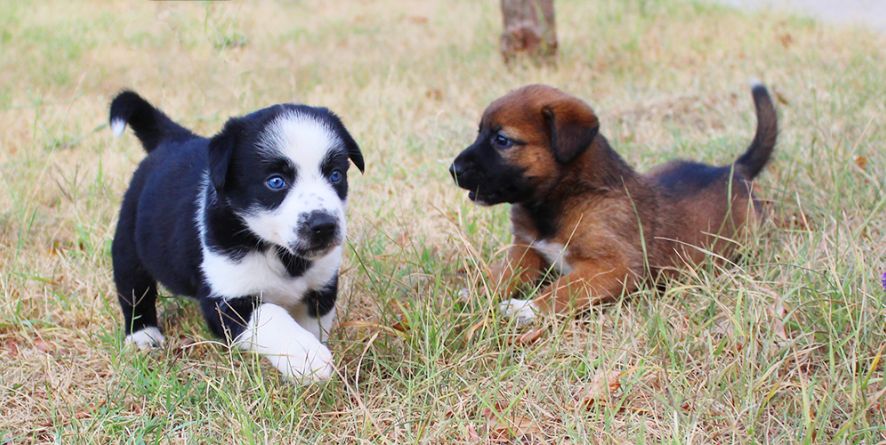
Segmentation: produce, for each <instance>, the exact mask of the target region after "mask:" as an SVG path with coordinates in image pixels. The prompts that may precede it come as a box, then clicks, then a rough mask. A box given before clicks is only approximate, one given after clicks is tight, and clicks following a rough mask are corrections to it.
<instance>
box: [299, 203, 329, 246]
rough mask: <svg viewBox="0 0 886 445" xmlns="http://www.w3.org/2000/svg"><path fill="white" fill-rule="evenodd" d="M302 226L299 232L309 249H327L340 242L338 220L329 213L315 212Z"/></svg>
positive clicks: (306, 218)
mask: <svg viewBox="0 0 886 445" xmlns="http://www.w3.org/2000/svg"><path fill="white" fill-rule="evenodd" d="M300 225H301V228H300V229H299V231H300V232H301V237H302V239H304V240H305V241H306V244H307V246H308V247H307V248H308V249H323V248H327V247H330V245H331V244H333V243H334V242H336V241H337V240H338V219H337V218H336V217H335V216H334V215H333V214H331V213H329V212H326V211H322V210H315V211H313V212H311V213H309V214H308V215H307V216H306V217H305V219H304V220H303V221H302V223H301V224H300Z"/></svg>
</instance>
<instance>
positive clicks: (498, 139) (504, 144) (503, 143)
mask: <svg viewBox="0 0 886 445" xmlns="http://www.w3.org/2000/svg"><path fill="white" fill-rule="evenodd" d="M492 144H493V145H495V146H496V147H498V148H511V147H512V146H513V145H514V141H512V140H511V138H509V137H507V136H505V135H503V134H501V133H496V134H495V136H493V137H492Z"/></svg>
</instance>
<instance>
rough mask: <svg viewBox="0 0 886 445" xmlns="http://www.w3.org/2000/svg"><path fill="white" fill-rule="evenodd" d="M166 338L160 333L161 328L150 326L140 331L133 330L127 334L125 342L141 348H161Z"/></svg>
mask: <svg viewBox="0 0 886 445" xmlns="http://www.w3.org/2000/svg"><path fill="white" fill-rule="evenodd" d="M165 342H166V338H164V337H163V334H161V333H160V330H159V329H157V328H156V327H154V326H148V327H146V328H144V329H142V330H140V331H136V332H133V333H132V334H129V335H127V336H126V340H124V344H126V345H135V346H136V347H138V348H139V349H141V350H147V349H154V348H160V347H162V346H163V343H165Z"/></svg>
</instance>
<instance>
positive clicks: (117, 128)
mask: <svg viewBox="0 0 886 445" xmlns="http://www.w3.org/2000/svg"><path fill="white" fill-rule="evenodd" d="M125 129H126V121H125V120H123V119H114V120H112V121H111V131H112V132H114V136H117V137H120V136H122V135H123V130H125Z"/></svg>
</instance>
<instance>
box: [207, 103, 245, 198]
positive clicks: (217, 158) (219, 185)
mask: <svg viewBox="0 0 886 445" xmlns="http://www.w3.org/2000/svg"><path fill="white" fill-rule="evenodd" d="M240 131H241V124H240V121H239V120H238V119H237V118H231V119H228V122H226V123H225V126H224V128H222V131H221V132H219V133H218V134H217V135H215V136H213V137H212V139H211V140H210V141H209V180H210V181H211V182H212V186H213V187H214V188H215V190H216V191H217V192H221V191H222V190H223V189H224V188H225V182H226V181H227V179H228V171H229V170H230V166H231V158H232V157H233V155H234V147H235V146H236V145H237V140H238V139H239V136H240Z"/></svg>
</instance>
